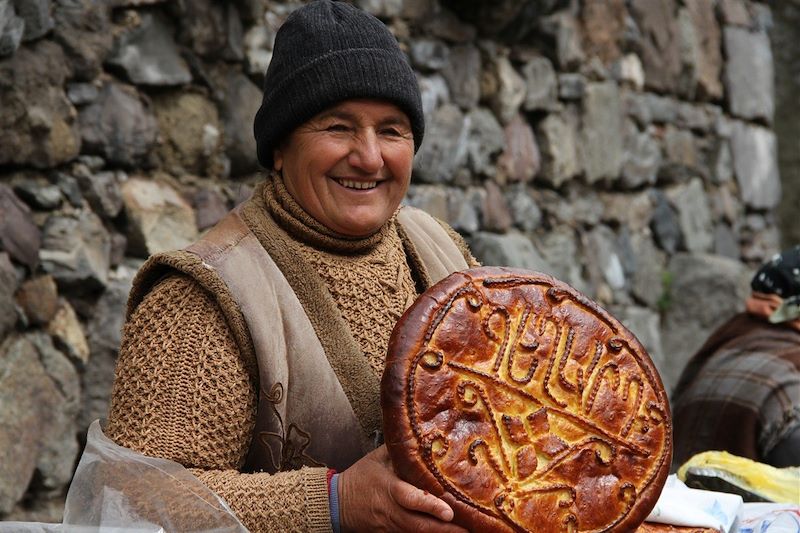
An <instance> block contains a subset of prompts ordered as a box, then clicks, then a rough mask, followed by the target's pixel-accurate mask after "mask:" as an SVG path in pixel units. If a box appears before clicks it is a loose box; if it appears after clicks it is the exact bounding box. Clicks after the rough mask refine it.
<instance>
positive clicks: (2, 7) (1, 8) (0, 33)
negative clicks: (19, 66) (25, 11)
mask: <svg viewBox="0 0 800 533" xmlns="http://www.w3.org/2000/svg"><path fill="white" fill-rule="evenodd" d="M24 33H25V20H24V19H23V18H22V17H18V16H17V13H16V11H15V10H14V4H12V3H11V0H0V57H4V56H9V55H12V54H13V53H14V52H16V51H17V48H19V45H20V43H21V42H22V35H23V34H24Z"/></svg>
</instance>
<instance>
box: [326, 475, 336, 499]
mask: <svg viewBox="0 0 800 533" xmlns="http://www.w3.org/2000/svg"><path fill="white" fill-rule="evenodd" d="M335 473H336V470H334V469H333V468H329V469H328V495H329V496H330V493H331V478H332V477H333V475H334V474H335Z"/></svg>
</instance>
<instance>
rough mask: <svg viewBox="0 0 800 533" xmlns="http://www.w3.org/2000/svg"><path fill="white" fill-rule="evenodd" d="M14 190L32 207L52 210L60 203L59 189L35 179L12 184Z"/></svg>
mask: <svg viewBox="0 0 800 533" xmlns="http://www.w3.org/2000/svg"><path fill="white" fill-rule="evenodd" d="M14 192H15V193H16V194H17V196H19V197H20V198H21V199H22V200H23V201H25V203H27V204H28V205H30V206H31V207H33V208H34V209H40V210H43V211H52V210H53V209H56V208H58V207H59V206H60V205H61V201H62V200H63V197H62V196H61V189H59V188H58V186H56V185H46V184H42V183H41V182H39V181H37V180H35V179H27V180H25V181H22V182H19V183H17V184H16V185H14Z"/></svg>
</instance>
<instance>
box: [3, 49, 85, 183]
mask: <svg viewBox="0 0 800 533" xmlns="http://www.w3.org/2000/svg"><path fill="white" fill-rule="evenodd" d="M66 63H67V61H66V59H65V57H64V53H63V52H62V50H61V48H60V47H59V46H58V45H56V44H54V43H52V42H51V41H49V40H39V41H36V42H34V43H31V44H29V45H26V46H23V47H22V48H20V49H19V50H18V51H17V53H15V54H14V55H13V56H12V57H11V58H9V59H7V60H5V61H0V80H13V84H11V85H10V86H9V87H8V88H4V89H3V90H2V91H0V108H2V110H3V112H2V113H0V165H3V164H12V165H19V166H33V167H36V168H51V167H55V166H58V165H60V164H63V163H66V162H68V161H70V160H72V159H74V158H75V157H76V156H77V155H78V153H80V150H81V140H80V136H79V134H78V128H77V124H76V123H75V108H73V107H72V104H70V103H69V100H67V97H66V95H65V94H64V91H63V89H62V87H63V85H64V80H65V79H66V77H67V76H68V75H69V73H70V71H69V66H68V64H66Z"/></svg>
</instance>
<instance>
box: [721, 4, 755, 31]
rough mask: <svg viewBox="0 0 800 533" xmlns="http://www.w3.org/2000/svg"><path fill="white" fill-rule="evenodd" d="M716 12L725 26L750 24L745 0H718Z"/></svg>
mask: <svg viewBox="0 0 800 533" xmlns="http://www.w3.org/2000/svg"><path fill="white" fill-rule="evenodd" d="M717 13H718V14H719V17H720V19H721V20H722V22H723V23H724V24H725V25H726V26H743V27H749V26H750V13H748V11H747V5H746V4H745V0H719V2H717Z"/></svg>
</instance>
